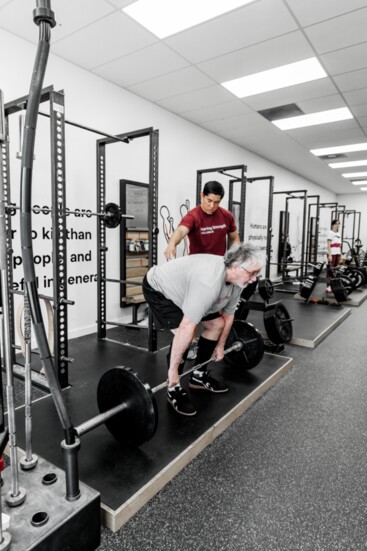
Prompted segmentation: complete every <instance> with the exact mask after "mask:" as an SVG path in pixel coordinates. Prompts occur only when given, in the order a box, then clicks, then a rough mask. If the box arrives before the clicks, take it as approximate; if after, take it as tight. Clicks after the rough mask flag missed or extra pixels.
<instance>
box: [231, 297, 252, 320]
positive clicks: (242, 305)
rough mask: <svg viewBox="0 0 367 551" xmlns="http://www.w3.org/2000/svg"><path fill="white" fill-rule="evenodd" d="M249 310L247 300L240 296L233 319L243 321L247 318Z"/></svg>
mask: <svg viewBox="0 0 367 551" xmlns="http://www.w3.org/2000/svg"><path fill="white" fill-rule="evenodd" d="M249 312H250V309H249V307H248V303H247V300H242V298H240V301H239V303H238V304H237V308H236V311H235V313H234V317H235V319H236V320H243V321H245V319H247V316H248V315H249Z"/></svg>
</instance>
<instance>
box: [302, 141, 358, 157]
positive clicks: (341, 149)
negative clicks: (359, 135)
mask: <svg viewBox="0 0 367 551" xmlns="http://www.w3.org/2000/svg"><path fill="white" fill-rule="evenodd" d="M310 151H311V153H313V154H314V155H316V156H317V157H319V156H321V155H334V154H338V153H352V152H353V151H367V143H355V144H351V145H336V146H334V147H322V148H321V149H310Z"/></svg>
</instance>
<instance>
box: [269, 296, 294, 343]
mask: <svg viewBox="0 0 367 551" xmlns="http://www.w3.org/2000/svg"><path fill="white" fill-rule="evenodd" d="M292 321H293V320H292V319H291V317H290V315H289V312H288V310H287V308H286V307H285V306H284V304H283V303H282V302H274V303H273V304H268V305H267V306H266V308H265V310H264V326H265V331H266V332H267V335H268V337H269V339H270V340H271V342H273V343H274V344H283V343H289V342H291V340H292V337H293V326H292Z"/></svg>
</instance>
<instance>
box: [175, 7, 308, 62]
mask: <svg viewBox="0 0 367 551" xmlns="http://www.w3.org/2000/svg"><path fill="white" fill-rule="evenodd" d="M297 28H298V27H297V24H296V23H295V21H294V19H293V17H292V16H291V15H290V13H289V11H288V9H287V8H286V6H285V5H284V3H283V2H282V1H281V0H259V1H258V2H255V3H253V4H248V5H247V6H244V7H243V8H240V9H238V10H234V11H232V12H230V13H228V14H225V15H223V16H221V17H220V18H216V19H213V20H211V21H208V22H206V23H203V24H201V25H198V26H196V27H193V28H192V29H188V30H187V31H184V32H181V33H178V34H177V35H174V36H171V37H169V38H167V39H166V42H167V44H168V45H170V46H171V47H172V48H174V49H175V50H176V51H177V52H178V53H180V54H181V55H183V56H184V57H185V58H186V59H188V60H190V61H192V62H193V63H199V62H201V61H205V60H207V59H212V58H214V57H217V56H221V55H224V54H226V53H228V52H232V51H235V50H238V49H240V48H243V47H245V46H249V45H250V44H256V43H258V42H261V41H263V40H267V39H269V38H273V37H275V36H279V35H281V34H284V33H287V32H291V31H294V30H296V29H297Z"/></svg>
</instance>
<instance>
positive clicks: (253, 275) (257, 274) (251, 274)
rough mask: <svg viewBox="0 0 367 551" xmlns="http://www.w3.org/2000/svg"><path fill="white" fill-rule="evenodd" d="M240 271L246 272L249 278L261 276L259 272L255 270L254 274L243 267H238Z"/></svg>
mask: <svg viewBox="0 0 367 551" xmlns="http://www.w3.org/2000/svg"><path fill="white" fill-rule="evenodd" d="M240 268H241V270H243V271H244V272H247V273H248V275H249V276H250V277H257V276H259V275H260V274H261V270H255V271H254V272H250V270H247V269H246V268H244V267H243V266H240Z"/></svg>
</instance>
